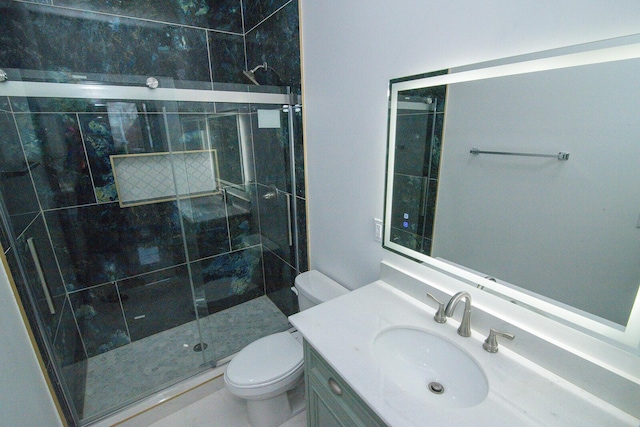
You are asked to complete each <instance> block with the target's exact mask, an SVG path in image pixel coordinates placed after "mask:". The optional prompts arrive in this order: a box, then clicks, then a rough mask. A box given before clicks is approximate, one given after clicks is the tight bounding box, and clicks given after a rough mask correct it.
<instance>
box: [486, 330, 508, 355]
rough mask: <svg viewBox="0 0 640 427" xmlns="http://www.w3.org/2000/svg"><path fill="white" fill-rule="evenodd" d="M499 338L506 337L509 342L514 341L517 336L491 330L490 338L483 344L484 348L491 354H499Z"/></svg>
mask: <svg viewBox="0 0 640 427" xmlns="http://www.w3.org/2000/svg"><path fill="white" fill-rule="evenodd" d="M498 336H501V337H504V338H506V339H508V340H513V339H514V338H515V336H514V335H513V334H509V333H507V332H500V331H496V330H495V329H493V328H491V329H489V336H488V337H487V339H486V340H484V343H483V344H482V348H484V349H485V350H487V351H488V352H489V353H497V352H498Z"/></svg>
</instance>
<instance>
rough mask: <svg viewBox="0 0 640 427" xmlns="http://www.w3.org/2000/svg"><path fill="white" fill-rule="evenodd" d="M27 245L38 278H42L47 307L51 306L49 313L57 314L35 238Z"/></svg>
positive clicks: (30, 239) (41, 283) (30, 238)
mask: <svg viewBox="0 0 640 427" xmlns="http://www.w3.org/2000/svg"><path fill="white" fill-rule="evenodd" d="M27 245H28V246H29V252H31V258H33V263H34V264H35V265H36V272H37V273H38V277H39V278H40V286H42V292H44V298H45V299H46V300H47V305H48V306H49V313H51V314H56V308H55V307H54V305H53V300H52V299H51V294H50V293H49V286H47V281H46V279H45V278H44V272H43V271H42V265H41V264H40V258H39V257H38V252H36V245H35V244H34V243H33V237H29V238H28V239H27Z"/></svg>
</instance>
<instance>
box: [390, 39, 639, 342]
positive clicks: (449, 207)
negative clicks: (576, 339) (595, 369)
mask: <svg viewBox="0 0 640 427" xmlns="http://www.w3.org/2000/svg"><path fill="white" fill-rule="evenodd" d="M639 75H640V36H638V35H635V36H630V37H624V38H619V39H612V40H605V41H600V42H595V43H590V44H587V45H580V46H573V47H567V48H562V49H557V50H553V51H547V52H540V53H535V54H529V55H524V56H520V57H516V58H508V59H503V60H496V61H491V62H488V63H483V64H476V65H472V66H467V67H458V68H454V69H450V70H448V71H441V72H435V73H429V74H424V75H419V76H412V77H405V78H399V79H394V80H392V81H391V84H390V105H389V114H390V115H389V139H388V164H387V181H386V199H385V223H384V224H385V227H384V239H383V246H384V247H385V248H386V249H390V250H392V251H395V252H398V253H400V254H403V255H405V256H408V257H411V258H413V259H415V260H418V261H421V262H424V263H426V264H429V265H430V266H431V267H433V268H436V269H439V270H441V271H444V272H447V273H448V274H452V275H455V276H456V277H459V278H461V279H463V280H464V281H466V282H467V283H469V284H471V285H473V286H477V287H478V288H482V289H484V290H486V291H487V292H490V293H493V294H496V295H498V296H502V297H505V298H508V299H509V300H511V301H513V302H514V303H516V304H520V305H522V306H525V307H527V308H530V309H531V310H534V311H536V312H538V313H540V314H541V315H544V316H547V317H552V318H555V319H557V320H559V321H561V322H563V323H567V324H570V325H572V326H574V327H576V328H578V329H581V330H583V331H587V332H588V333H590V334H592V335H596V336H598V337H599V338H601V339H603V340H605V341H608V342H611V343H614V344H615V345H617V346H619V347H622V348H624V349H626V350H627V351H630V352H632V353H636V354H640V349H639V345H638V344H639V343H640V298H639V290H638V289H639V285H640V173H639V172H640V166H639V164H640V119H639V118H638V105H639V103H640V84H638V83H637V81H636V79H637V76H639Z"/></svg>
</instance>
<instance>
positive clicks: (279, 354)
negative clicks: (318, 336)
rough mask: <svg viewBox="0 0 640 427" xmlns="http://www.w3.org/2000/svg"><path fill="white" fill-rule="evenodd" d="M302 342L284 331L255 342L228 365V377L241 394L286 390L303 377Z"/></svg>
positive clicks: (251, 394) (249, 394)
mask: <svg viewBox="0 0 640 427" xmlns="http://www.w3.org/2000/svg"><path fill="white" fill-rule="evenodd" d="M303 357H304V356H303V350H302V345H301V344H300V343H299V342H298V341H297V340H296V339H295V338H294V337H293V336H292V335H291V334H290V333H289V332H280V333H276V334H272V335H269V336H266V337H263V338H260V339H259V340H257V341H254V342H252V343H251V344H249V345H248V346H247V347H245V348H244V349H243V350H241V351H240V352H239V353H238V354H237V355H236V356H235V357H234V358H233V359H232V360H231V362H229V365H228V366H227V371H226V372H225V375H224V380H225V383H226V384H227V386H229V388H230V391H232V392H233V394H235V395H237V396H239V397H245V398H251V397H258V396H260V397H265V395H267V394H276V393H282V392H283V391H284V390H287V389H288V388H290V387H292V386H294V385H295V384H296V383H297V382H298V381H299V380H300V379H301V377H302V373H303V371H304V367H303Z"/></svg>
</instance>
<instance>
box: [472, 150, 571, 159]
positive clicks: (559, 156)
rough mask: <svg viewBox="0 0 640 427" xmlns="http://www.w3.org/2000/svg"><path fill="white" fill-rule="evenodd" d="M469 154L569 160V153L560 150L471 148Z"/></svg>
mask: <svg viewBox="0 0 640 427" xmlns="http://www.w3.org/2000/svg"><path fill="white" fill-rule="evenodd" d="M469 152H470V153H471V154H498V155H502V156H525V157H551V158H554V159H558V160H569V153H568V152H566V151H560V152H559V153H558V154H536V153H517V152H510V151H484V150H480V149H479V148H472V149H471V150H470V151H469Z"/></svg>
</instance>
